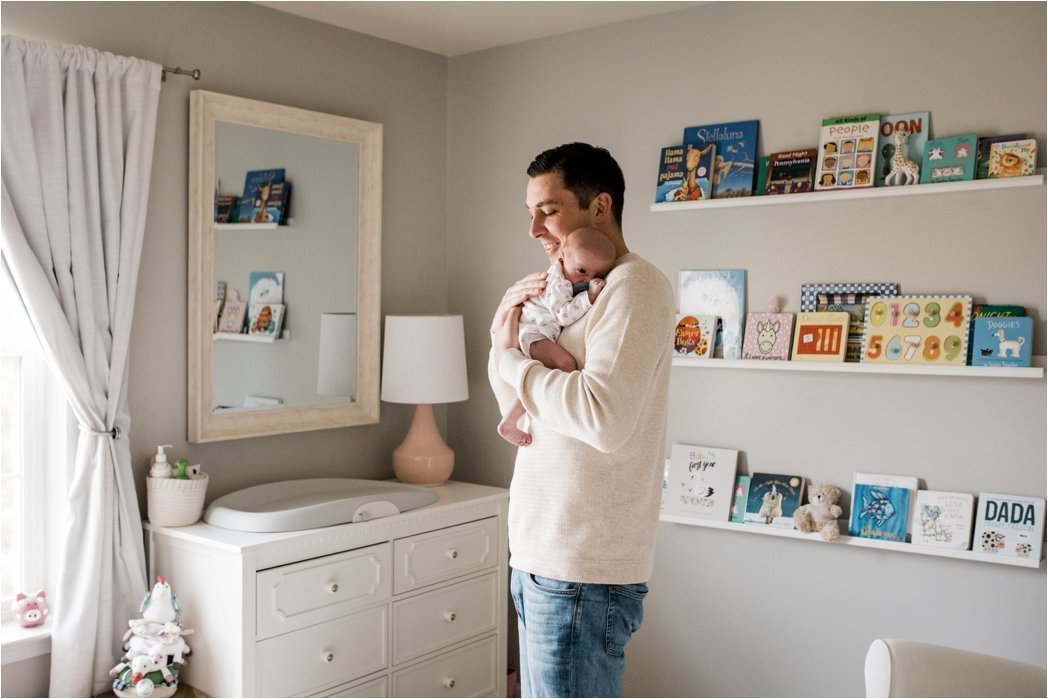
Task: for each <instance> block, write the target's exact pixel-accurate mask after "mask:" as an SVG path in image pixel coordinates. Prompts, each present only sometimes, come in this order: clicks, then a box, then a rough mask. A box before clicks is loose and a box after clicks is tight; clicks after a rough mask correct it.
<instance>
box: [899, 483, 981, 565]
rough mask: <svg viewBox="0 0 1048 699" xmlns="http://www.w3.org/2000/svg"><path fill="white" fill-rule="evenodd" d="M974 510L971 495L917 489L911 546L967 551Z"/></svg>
mask: <svg viewBox="0 0 1048 699" xmlns="http://www.w3.org/2000/svg"><path fill="white" fill-rule="evenodd" d="M974 511H975V498H974V497H972V495H971V493H946V492H943V491H939V490H918V491H917V499H916V501H915V502H914V504H913V517H912V518H911V519H912V521H911V522H910V532H911V534H910V538H911V543H913V544H916V545H918V546H937V547H939V548H945V549H960V550H961V551H967V550H968V548H969V546H970V545H971V538H972V516H973V514H974Z"/></svg>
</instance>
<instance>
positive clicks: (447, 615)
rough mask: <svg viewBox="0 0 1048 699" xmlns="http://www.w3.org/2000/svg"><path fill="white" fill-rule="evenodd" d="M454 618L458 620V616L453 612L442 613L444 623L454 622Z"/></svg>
mask: <svg viewBox="0 0 1048 699" xmlns="http://www.w3.org/2000/svg"><path fill="white" fill-rule="evenodd" d="M456 618H458V614H455V612H444V621H447V622H449V623H450V622H452V621H455V619H456Z"/></svg>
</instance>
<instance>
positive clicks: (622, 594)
mask: <svg viewBox="0 0 1048 699" xmlns="http://www.w3.org/2000/svg"><path fill="white" fill-rule="evenodd" d="M647 594H648V586H647V585H645V584H644V583H638V584H635V585H610V586H609V588H608V628H607V635H606V647H605V651H606V652H607V654H608V655H614V656H621V655H623V654H625V652H626V644H627V643H629V640H630V637H632V636H633V634H634V633H635V632H636V631H637V629H639V628H640V625H641V623H642V622H643V621H644V598H645V597H646V596H647Z"/></svg>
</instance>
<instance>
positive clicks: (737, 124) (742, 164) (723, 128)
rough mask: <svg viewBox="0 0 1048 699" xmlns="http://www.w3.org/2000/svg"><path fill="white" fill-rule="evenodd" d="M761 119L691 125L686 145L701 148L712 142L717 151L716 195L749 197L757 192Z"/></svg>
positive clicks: (685, 135)
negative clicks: (755, 179) (755, 184)
mask: <svg viewBox="0 0 1048 699" xmlns="http://www.w3.org/2000/svg"><path fill="white" fill-rule="evenodd" d="M759 127H760V122H759V121H757V120H752V121H733V122H730V123H725V124H710V125H707V126H689V127H688V128H686V129H684V145H689V144H690V145H693V146H695V147H696V148H698V149H699V150H702V149H704V148H705V147H706V146H708V145H710V144H712V145H714V146H715V147H716V153H715V155H714V166H713V169H714V174H713V198H714V199H725V198H728V197H748V196H750V195H752V194H753V180H754V176H755V175H756V174H757V172H756V171H757V132H758V130H759Z"/></svg>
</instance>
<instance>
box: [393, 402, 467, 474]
mask: <svg viewBox="0 0 1048 699" xmlns="http://www.w3.org/2000/svg"><path fill="white" fill-rule="evenodd" d="M454 469H455V452H454V451H453V450H452V449H451V448H450V447H449V446H448V445H447V444H445V443H444V439H443V438H442V437H441V436H440V431H439V430H438V429H437V421H436V420H435V419H434V418H433V406H432V405H426V404H420V405H418V406H416V407H415V417H414V418H413V419H412V420H411V428H410V429H408V433H407V436H405V437H404V441H403V442H401V443H400V446H399V447H397V448H396V449H394V450H393V474H394V475H395V476H396V477H397V480H399V481H400V482H402V483H410V484H412V485H428V486H433V485H440V484H441V483H443V482H445V481H446V480H447V479H448V478H450V477H451V472H452V471H453V470H454Z"/></svg>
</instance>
